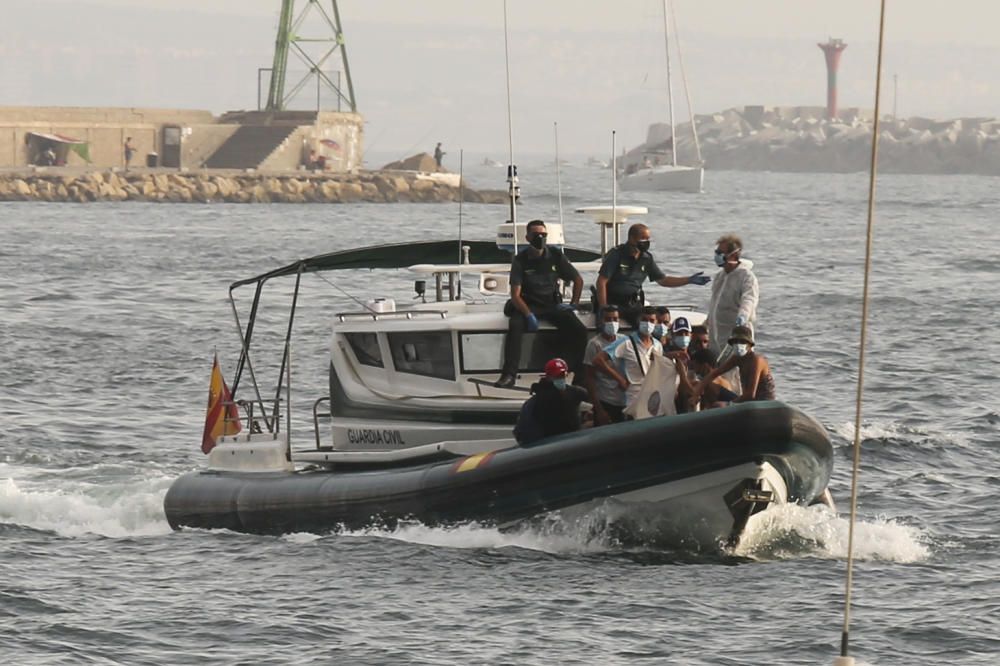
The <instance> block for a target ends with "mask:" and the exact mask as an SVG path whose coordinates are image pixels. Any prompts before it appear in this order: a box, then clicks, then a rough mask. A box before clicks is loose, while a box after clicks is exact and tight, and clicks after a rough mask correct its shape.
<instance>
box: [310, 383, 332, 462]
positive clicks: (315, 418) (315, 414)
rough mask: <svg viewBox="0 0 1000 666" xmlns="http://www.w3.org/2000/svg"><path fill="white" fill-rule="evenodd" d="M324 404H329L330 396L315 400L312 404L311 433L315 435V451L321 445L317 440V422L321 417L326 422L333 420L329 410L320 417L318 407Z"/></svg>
mask: <svg viewBox="0 0 1000 666" xmlns="http://www.w3.org/2000/svg"><path fill="white" fill-rule="evenodd" d="M324 402H326V403H329V402H330V396H328V395H325V396H323V397H322V398H318V399H317V400H316V402H314V403H313V432H314V433H315V435H316V450H317V451H318V450H319V449H320V447H321V446H322V444H321V443H320V439H319V420H320V418H321V417H322V418H324V419H326V420H327V421H330V420H332V419H333V417H332V416H331V414H330V410H329V409H328V410H326V412H325V413H324V414H322V415H321V414H320V413H319V406H320V405H321V404H323V403H324Z"/></svg>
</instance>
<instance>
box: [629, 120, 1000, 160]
mask: <svg viewBox="0 0 1000 666" xmlns="http://www.w3.org/2000/svg"><path fill="white" fill-rule="evenodd" d="M822 111H823V110H822V109H817V108H813V107H790V108H787V109H785V108H780V109H779V108H776V109H767V108H765V107H746V108H744V109H743V110H738V109H729V110H727V111H722V112H720V113H715V114H711V115H700V116H697V117H696V127H697V128H698V138H699V140H700V143H701V151H702V155H703V159H704V160H705V166H706V168H708V169H723V170H726V169H728V170H766V171H793V172H795V171H805V172H853V171H865V170H867V169H868V163H869V160H870V157H871V140H872V120H871V115H870V113H867V114H866V113H852V114H850V115H847V114H845V117H842V118H841V119H838V120H827V119H826V118H824V117H821V116H819V115H818V114H819V113H822ZM855 111H856V110H855ZM676 134H677V153H678V157H679V159H680V161H681V162H682V163H685V164H686V163H691V162H692V161H693V160H694V154H695V150H694V144H693V137H692V135H691V126H690V124H689V123H684V124H682V125H678V126H677V129H676ZM669 136H670V128H669V125H665V124H657V125H653V126H651V127H650V128H649V136H648V137H647V141H646V143H645V144H644V145H643V146H640V147H639V148H636V149H635V150H633V151H631V152H630V154H629V156H628V158H627V159H626V164H625V165H623V166H627V163H628V162H629V161H631V162H633V163H637V164H641V163H642V161H643V160H644V159H647V158H650V156H652V158H651V159H653V160H656V159H661V160H662V159H665V158H664V157H663V155H668V154H669ZM879 139H880V144H879V170H880V171H882V172H883V173H903V174H982V175H993V176H996V175H1000V120H998V119H996V118H956V119H951V120H932V119H929V118H920V117H912V118H906V119H903V118H897V119H893V118H887V119H885V120H883V121H882V123H881V125H880V132H879ZM629 158H630V159H629Z"/></svg>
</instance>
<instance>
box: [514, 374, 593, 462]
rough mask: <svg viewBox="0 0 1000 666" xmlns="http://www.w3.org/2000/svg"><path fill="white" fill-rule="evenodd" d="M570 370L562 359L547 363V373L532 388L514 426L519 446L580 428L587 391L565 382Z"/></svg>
mask: <svg viewBox="0 0 1000 666" xmlns="http://www.w3.org/2000/svg"><path fill="white" fill-rule="evenodd" d="M568 372H569V367H568V366H567V365H566V361H564V360H562V359H561V358H554V359H552V360H550V361H549V362H548V363H546V364H545V374H544V375H543V376H542V378H541V379H540V380H539V381H538V382H536V383H534V384H532V385H531V394H532V395H531V397H530V398H528V399H527V400H526V401H525V403H524V405H523V406H522V407H521V413H520V414H518V417H517V425H516V426H514V438H515V439H516V440H517V442H518V444H531V443H533V442H536V441H538V440H539V439H543V438H545V437H555V436H556V435H562V434H564V433H567V432H575V431H577V430H579V429H580V426H581V425H582V423H581V418H580V406H581V405H582V404H583V403H584V402H586V400H587V392H586V391H585V390H584V389H583V388H581V387H579V386H571V385H568V384H567V383H566V375H567V373H568Z"/></svg>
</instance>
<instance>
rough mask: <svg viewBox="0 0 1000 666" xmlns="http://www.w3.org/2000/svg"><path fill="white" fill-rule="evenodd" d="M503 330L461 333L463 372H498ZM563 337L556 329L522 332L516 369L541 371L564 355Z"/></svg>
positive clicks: (564, 343) (565, 349) (503, 336)
mask: <svg viewBox="0 0 1000 666" xmlns="http://www.w3.org/2000/svg"><path fill="white" fill-rule="evenodd" d="M506 336H507V334H506V333H498V332H491V333H461V334H460V335H459V339H460V340H461V345H462V372H463V373H469V374H472V373H492V372H500V368H501V366H502V365H503V345H504V339H505V338H506ZM566 353H567V347H566V341H565V338H564V337H562V336H561V335H559V331H549V330H546V331H537V332H535V333H525V334H524V337H523V338H522V343H521V358H520V359H519V360H518V363H517V368H518V370H519V371H520V372H536V371H537V372H541V371H542V370H543V369H544V368H545V364H546V363H547V362H548V361H549V360H550V359H553V358H556V357H560V358H565V357H566Z"/></svg>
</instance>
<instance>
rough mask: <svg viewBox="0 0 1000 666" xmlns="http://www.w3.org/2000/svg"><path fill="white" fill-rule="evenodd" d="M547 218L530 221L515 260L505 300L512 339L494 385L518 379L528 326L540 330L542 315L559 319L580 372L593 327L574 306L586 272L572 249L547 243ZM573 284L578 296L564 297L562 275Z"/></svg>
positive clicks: (555, 321) (509, 384)
mask: <svg viewBox="0 0 1000 666" xmlns="http://www.w3.org/2000/svg"><path fill="white" fill-rule="evenodd" d="M547 238H548V233H547V232H546V231H545V222H543V221H541V220H532V221H531V222H528V225H527V233H526V235H525V240H526V241H528V246H527V247H526V248H524V249H523V250H521V252H520V253H518V255H517V256H516V257H514V260H513V261H512V262H511V265H510V300H509V301H507V304H506V305H505V306H504V311H503V312H504V314H505V315H507V316H508V317H509V318H510V320H509V322H508V332H507V340H506V342H505V343H504V350H503V368H502V369H501V372H500V379H498V380H497V381H496V383H495V384H494V386H497V387H499V388H510V387H512V386H514V383H515V382H516V381H517V365H518V361H519V360H520V358H521V340H522V338H523V337H524V334H525V332H529V333H530V332H532V331H537V330H538V320H539V319H545V320H547V321H550V322H552V323H553V324H555V326H556V328H557V329H559V334H560V335H561V336H562V339H563V341H564V344H565V345H566V347H565V349H566V352H567V355H566V358H567V359H568V360H569V366H570V370H571V371H573V373H575V374H576V375H577V376H579V373H580V364H581V362H582V361H583V350H584V347H586V346H587V327H586V326H584V324H583V322H582V321H580V319H579V318H578V317H577V316H576V313H575V312H574V310H575V309H576V308H577V306H578V305H579V304H580V292H582V291H583V278H581V277H580V273H579V272H577V270H576V268H574V267H573V264H571V263H570V261H569V259H567V258H566V255H565V254H563V252H562V251H561V250H559V249H557V248H554V247H547V246H546V241H547ZM559 279H562V280H563V282H565V283H567V284H569V283H572V285H573V299H572V301H571V302H570V303H561V302H560V301H561V297H560V296H559V294H558V285H557V280H559Z"/></svg>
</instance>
